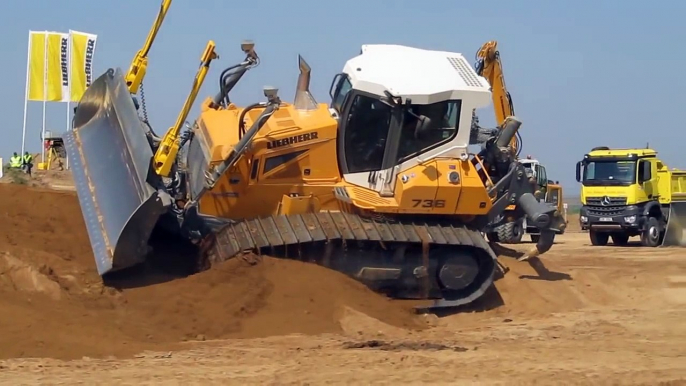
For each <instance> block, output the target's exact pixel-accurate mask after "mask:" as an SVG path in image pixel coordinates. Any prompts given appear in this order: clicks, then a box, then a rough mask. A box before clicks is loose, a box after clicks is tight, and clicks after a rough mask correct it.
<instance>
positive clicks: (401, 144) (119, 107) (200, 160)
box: [65, 0, 561, 307]
mask: <svg viewBox="0 0 686 386" xmlns="http://www.w3.org/2000/svg"><path fill="white" fill-rule="evenodd" d="M170 3H171V2H170V1H169V0H165V1H164V2H163V3H162V7H161V10H160V14H159V15H158V18H157V20H156V21H155V24H154V26H153V28H152V30H151V31H150V34H149V35H148V39H147V41H146V43H145V46H144V47H143V49H141V50H140V51H139V52H138V54H137V55H136V57H135V59H134V61H133V63H132V65H131V68H130V69H129V71H128V72H127V73H124V72H123V71H122V70H120V69H108V70H107V71H106V72H105V73H104V74H102V75H101V76H100V77H99V78H97V79H96V80H95V81H94V82H93V83H92V85H91V86H90V87H89V88H88V89H87V90H86V93H85V94H84V96H83V98H82V99H81V101H80V102H79V104H78V106H77V109H76V112H75V117H74V120H73V127H72V130H70V131H69V132H68V133H67V134H66V136H65V143H66V147H67V151H68V153H69V157H70V159H71V160H72V169H71V170H72V173H73V175H74V179H75V181H76V185H77V193H78V198H79V202H80V205H81V209H82V213H83V216H84V219H85V223H86V225H87V229H88V234H89V238H90V241H91V244H92V249H93V252H94V256H95V261H96V265H97V269H98V272H99V274H100V275H102V276H105V275H108V274H109V273H111V272H115V271H121V270H123V269H124V268H128V267H132V266H135V265H138V264H140V263H142V262H144V261H145V260H146V258H147V257H148V256H149V253H150V252H151V251H150V249H151V244H150V242H149V239H150V236H151V234H152V232H153V230H156V229H165V232H167V233H171V234H173V235H175V236H176V237H179V238H184V239H187V240H191V241H193V242H194V243H196V244H197V245H198V246H199V247H198V250H199V252H198V254H197V256H192V257H190V256H189V258H193V259H196V260H197V264H198V267H199V269H201V270H202V269H209V268H210V267H211V266H212V265H213V264H216V263H218V262H221V261H225V260H227V259H231V258H233V257H235V256H238V255H242V254H245V253H258V254H259V253H261V254H268V255H270V256H275V257H282V258H294V259H302V260H306V261H310V262H314V263H317V264H321V265H324V266H326V267H329V268H331V269H334V270H338V271H341V272H344V273H346V274H348V275H350V276H352V277H354V278H356V279H357V280H359V281H361V282H363V283H365V284H366V285H367V286H369V287H370V288H372V289H374V290H376V291H378V292H381V293H384V294H387V295H389V296H391V297H394V298H410V299H432V300H433V301H434V303H433V304H434V307H451V306H458V305H462V304H466V303H469V302H471V301H473V300H475V299H477V298H478V297H480V296H481V295H482V294H484V292H485V291H486V290H487V289H488V287H489V286H491V285H492V283H493V280H494V276H495V272H496V271H497V257H496V254H495V253H494V252H493V250H492V248H491V246H490V245H489V244H488V243H487V241H486V240H485V238H484V235H483V233H482V230H483V229H484V227H485V226H486V224H488V223H489V222H491V221H492V220H493V219H494V218H495V217H496V216H498V215H500V214H501V213H502V212H503V210H505V208H506V207H508V206H509V205H511V204H516V208H517V210H520V211H522V213H526V214H527V215H528V216H529V217H530V218H531V219H532V221H533V222H535V224H536V225H537V227H538V228H539V229H540V230H541V237H540V240H539V242H538V243H537V244H536V250H535V251H533V253H536V254H540V253H544V252H546V251H547V250H548V249H549V248H550V247H551V246H552V244H553V239H554V237H555V232H556V230H558V228H559V225H560V224H561V217H560V214H559V213H558V212H557V211H556V208H555V207H554V206H552V205H549V204H546V203H541V202H539V201H538V200H537V199H536V198H535V197H534V190H535V186H534V185H532V184H531V183H530V182H529V180H528V179H527V178H526V176H525V172H524V168H523V166H522V165H521V164H519V163H518V162H516V155H515V154H513V152H512V151H511V149H510V148H509V146H508V145H509V143H510V140H511V139H512V137H513V136H515V135H516V133H517V130H518V129H519V126H520V124H521V123H520V122H519V121H518V120H517V118H515V117H508V119H507V120H506V122H505V124H504V125H503V126H502V130H500V131H499V132H498V133H497V135H494V136H492V137H490V138H488V140H487V141H485V142H483V144H482V145H483V146H482V150H481V152H480V153H478V154H470V153H469V152H468V150H467V146H468V144H469V142H470V136H471V113H472V111H473V110H474V109H476V108H478V107H481V106H484V105H486V104H488V103H489V102H490V99H491V94H490V90H489V86H488V84H487V82H486V81H485V80H484V79H483V78H482V77H480V76H478V75H477V74H476V73H475V72H474V71H473V69H472V68H471V67H470V65H469V63H468V62H467V61H466V59H465V58H464V57H463V56H462V55H461V54H459V53H452V52H440V51H429V50H422V49H417V48H411V47H405V46H399V45H364V46H362V49H361V52H360V54H359V55H357V56H355V57H353V58H351V59H350V60H348V61H347V62H346V63H345V65H344V67H343V71H342V72H341V73H339V74H337V75H336V76H335V77H334V78H333V81H332V83H331V88H330V96H331V102H330V104H325V103H318V102H316V100H315V99H314V97H313V96H312V94H311V93H310V92H309V81H310V67H309V65H308V64H307V63H306V62H305V60H303V58H302V57H299V68H300V75H299V78H298V82H297V92H296V94H295V98H294V102H293V103H286V102H283V101H282V100H281V99H280V97H279V95H278V90H277V89H276V88H273V87H265V88H264V96H265V99H266V100H265V101H264V102H257V103H254V104H250V105H248V106H246V107H239V106H237V105H235V104H234V103H232V102H231V99H230V94H231V90H232V89H233V88H234V86H235V85H236V84H237V83H238V81H239V80H240V79H241V78H242V77H243V76H244V75H245V74H246V72H248V71H249V70H251V69H253V68H255V67H256V66H257V65H258V64H259V56H258V55H257V53H256V50H255V45H254V44H253V43H252V42H244V43H243V44H242V45H241V49H242V51H243V53H244V54H245V58H244V60H243V61H241V62H240V63H238V64H236V65H233V66H230V67H228V68H226V69H224V70H223V71H222V72H221V74H220V77H219V78H220V79H219V84H220V87H219V90H217V91H218V92H217V94H216V95H215V96H214V97H208V98H207V99H205V100H204V101H203V102H202V105H201V113H200V116H199V117H198V118H197V119H196V120H195V122H194V123H193V124H192V125H190V126H189V128H188V130H186V131H183V132H182V126H183V123H184V122H185V120H186V118H187V115H188V113H189V111H190V108H191V106H192V104H193V102H194V100H195V98H196V95H197V93H198V90H199V88H200V86H201V84H202V83H203V81H204V79H205V77H206V75H207V73H208V70H209V66H210V63H211V62H212V61H213V60H215V59H216V58H217V55H216V53H215V47H214V43H213V42H212V41H210V42H209V43H208V45H207V48H206V49H205V51H204V53H203V55H202V58H201V65H200V69H199V71H198V75H197V77H196V79H195V80H194V82H193V85H192V90H191V93H190V96H189V97H188V99H187V100H186V103H185V104H184V106H183V109H182V111H181V113H180V114H179V116H178V119H177V120H176V123H175V125H174V126H173V127H171V128H170V129H169V130H168V131H167V132H166V133H165V134H164V136H162V137H160V136H158V135H157V134H156V133H155V131H154V130H153V129H152V127H151V126H150V125H149V124H148V122H147V121H145V120H144V119H142V118H141V117H140V116H139V115H138V108H139V104H138V101H137V99H136V98H135V97H134V96H133V95H132V94H135V92H136V91H137V90H138V88H139V86H140V84H141V82H142V80H143V76H144V74H145V71H146V68H147V60H148V58H147V55H148V52H149V50H150V46H151V45H152V42H153V40H154V37H155V36H156V34H157V32H158V30H159V28H160V26H161V24H162V20H163V19H164V16H165V14H166V12H167V10H168V9H169V5H170ZM144 102H145V101H143V103H144Z"/></svg>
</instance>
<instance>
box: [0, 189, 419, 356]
mask: <svg viewBox="0 0 686 386" xmlns="http://www.w3.org/2000/svg"><path fill="white" fill-rule="evenodd" d="M0 196H2V197H3V199H2V200H0V215H2V216H3V217H4V218H5V219H6V220H5V221H3V222H2V223H0V232H1V233H2V236H0V252H2V253H4V254H3V255H2V256H0V257H1V258H2V259H0V274H1V276H0V278H1V281H0V314H2V315H11V317H6V318H0V357H2V358H8V357H17V356H22V357H27V356H46V357H56V358H79V357H81V356H108V355H115V356H119V355H130V354H134V353H136V352H139V351H141V350H144V349H172V348H174V347H175V345H176V344H177V343H178V342H181V341H184V340H196V339H200V340H204V339H219V338H246V337H264V336H269V335H276V334H288V333H302V334H318V333H325V332H343V330H342V328H341V324H340V321H341V318H342V317H343V314H344V310H345V309H348V308H350V309H353V310H356V311H358V312H361V313H363V314H366V315H369V316H371V317H372V318H375V319H378V320H379V321H380V322H381V323H385V324H387V325H391V326H394V327H399V328H423V327H424V326H425V323H424V322H422V321H421V319H420V318H417V317H415V316H414V315H413V314H412V312H411V310H410V308H409V305H407V304H405V303H399V302H394V301H391V300H389V299H387V298H385V297H383V296H380V295H378V294H375V293H373V292H372V291H370V290H368V289H367V288H366V287H365V286H363V285H362V284H360V283H358V282H356V281H354V280H352V279H350V278H348V277H346V276H345V275H343V274H339V273H337V272H333V271H330V270H328V269H325V268H323V267H319V266H316V265H313V264H307V263H302V262H298V261H288V260H279V259H272V258H267V257H264V258H262V259H260V261H259V262H258V263H257V264H254V265H253V264H248V263H247V262H245V261H244V260H240V259H235V260H231V261H227V262H225V263H223V264H221V265H218V266H216V267H215V268H213V269H211V270H209V271H206V272H203V273H200V274H196V275H191V276H187V277H183V278H175V277H171V276H170V277H165V276H164V275H161V276H160V277H158V278H156V279H159V280H158V283H155V284H149V283H147V284H149V285H145V286H141V285H136V283H135V282H134V281H129V282H128V283H127V285H126V286H122V287H121V288H116V289H115V288H112V287H106V286H103V284H102V281H101V279H100V278H99V276H98V275H97V273H96V271H95V266H94V262H93V260H92V253H91V250H90V246H89V242H88V236H87V234H86V231H85V227H84V224H83V219H82V217H81V212H80V209H79V206H78V200H77V198H76V195H75V194H74V193H71V192H55V191H47V190H40V189H36V188H30V187H26V186H19V185H11V184H0Z"/></svg>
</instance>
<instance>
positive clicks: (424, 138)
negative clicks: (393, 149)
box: [398, 100, 462, 163]
mask: <svg viewBox="0 0 686 386" xmlns="http://www.w3.org/2000/svg"><path fill="white" fill-rule="evenodd" d="M461 110H462V101H461V100H453V101H442V102H437V103H432V104H429V105H412V106H411V107H410V108H409V109H408V110H406V111H405V117H404V121H403V125H402V128H401V132H400V147H399V149H398V163H400V162H404V161H405V160H407V159H409V158H411V157H414V156H416V155H419V154H421V153H423V152H426V151H427V150H430V149H432V148H435V147H437V146H439V145H441V144H443V143H446V142H449V141H450V140H452V139H453V138H455V136H456V135H457V130H458V125H459V121H460V112H461ZM419 115H423V116H425V117H427V118H429V119H430V123H429V127H428V128H427V130H426V131H424V132H422V133H417V132H416V130H415V129H416V127H417V121H418V118H417V117H418V116H419Z"/></svg>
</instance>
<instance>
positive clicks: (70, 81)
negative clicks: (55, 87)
mask: <svg viewBox="0 0 686 386" xmlns="http://www.w3.org/2000/svg"><path fill="white" fill-rule="evenodd" d="M71 49H72V47H71V30H69V35H68V37H67V74H68V76H67V79H69V82H68V83H67V90H68V91H67V127H66V128H67V130H66V131H69V130H70V127H69V126H70V122H71V120H70V119H69V115H70V112H69V110H70V107H71V83H72V81H73V79H72V78H71V76H72V73H71ZM66 131H65V133H66ZM66 157H67V159H66V164H67V170H69V154H67V155H66Z"/></svg>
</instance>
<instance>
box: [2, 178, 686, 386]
mask: <svg viewBox="0 0 686 386" xmlns="http://www.w3.org/2000/svg"><path fill="white" fill-rule="evenodd" d="M0 196H2V200H0V201H1V202H0V214H2V217H3V218H4V219H5V220H4V221H3V222H2V223H0V224H2V228H1V229H0V384H7V385H21V384H60V383H61V384H181V383H183V384H293V383H295V384H369V383H372V382H374V383H379V384H391V383H412V384H415V383H439V384H532V383H533V384H560V383H561V384H594V385H595V384H598V385H600V384H646V385H659V384H665V385H667V384H669V385H677V384H686V358H685V356H686V323H684V322H683V320H684V319H685V318H686V309H685V308H684V305H685V304H686V251H684V250H683V249H672V248H658V249H646V248H641V247H635V246H629V247H624V248H619V247H614V246H608V247H591V246H589V243H588V236H587V234H585V233H578V232H574V226H575V225H576V219H571V223H570V227H571V228H572V229H570V232H568V233H567V234H565V235H564V236H560V237H558V244H557V245H556V246H555V247H554V248H553V250H551V251H550V252H548V253H547V254H545V255H544V256H542V257H541V258H540V261H534V262H532V263H531V264H530V263H526V262H517V261H516V260H514V259H512V258H510V257H507V256H503V257H502V258H501V262H502V263H503V264H504V265H505V266H507V267H508V268H509V271H508V272H507V273H506V275H505V277H504V278H503V279H501V280H499V281H498V282H497V283H496V287H497V291H495V290H494V291H492V293H491V294H489V295H488V296H485V297H484V298H482V299H481V300H480V301H478V302H477V304H474V305H472V307H471V308H470V309H466V310H462V311H461V312H459V313H454V314H451V315H441V316H440V317H439V316H435V315H414V314H413V313H412V312H411V306H412V305H413V304H411V303H407V302H399V301H390V300H388V299H386V298H383V297H381V296H379V295H377V294H374V293H372V292H370V291H368V290H367V289H366V288H365V287H363V286H361V285H358V283H356V282H354V281H351V280H349V279H348V278H346V277H344V276H342V275H338V274H336V273H335V272H329V271H328V270H326V269H323V268H321V267H317V266H313V265H309V264H305V263H300V262H295V261H284V260H276V259H269V258H263V259H262V260H261V261H259V262H258V263H257V264H254V265H250V264H248V263H246V262H244V261H242V260H234V261H230V262H227V263H225V264H223V265H222V266H220V267H218V268H217V269H213V270H212V271H210V272H204V273H201V274H197V275H192V276H188V277H178V276H179V275H178V273H175V272H168V273H160V274H158V277H156V279H157V280H156V281H157V283H156V284H153V285H147V286H143V285H140V284H141V283H136V282H135V281H127V282H120V283H118V284H117V285H116V286H115V288H112V287H105V286H103V285H102V283H101V280H100V279H99V277H98V276H97V274H96V272H95V269H94V264H93V262H92V258H91V252H90V247H89V244H88V239H87V236H86V233H85V229H84V226H83V221H82V219H81V214H80V211H79V209H78V202H77V200H76V197H75V195H74V193H73V192H54V191H53V192H50V191H45V190H40V189H38V188H32V187H26V186H17V185H14V184H1V185H0ZM528 246H529V245H526V244H525V245H522V246H517V249H519V250H523V249H525V248H527V247H528ZM179 252H183V251H182V250H181V251H179V250H178V248H176V249H175V250H173V251H167V253H169V254H170V255H171V254H173V253H177V254H178V253H179Z"/></svg>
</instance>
